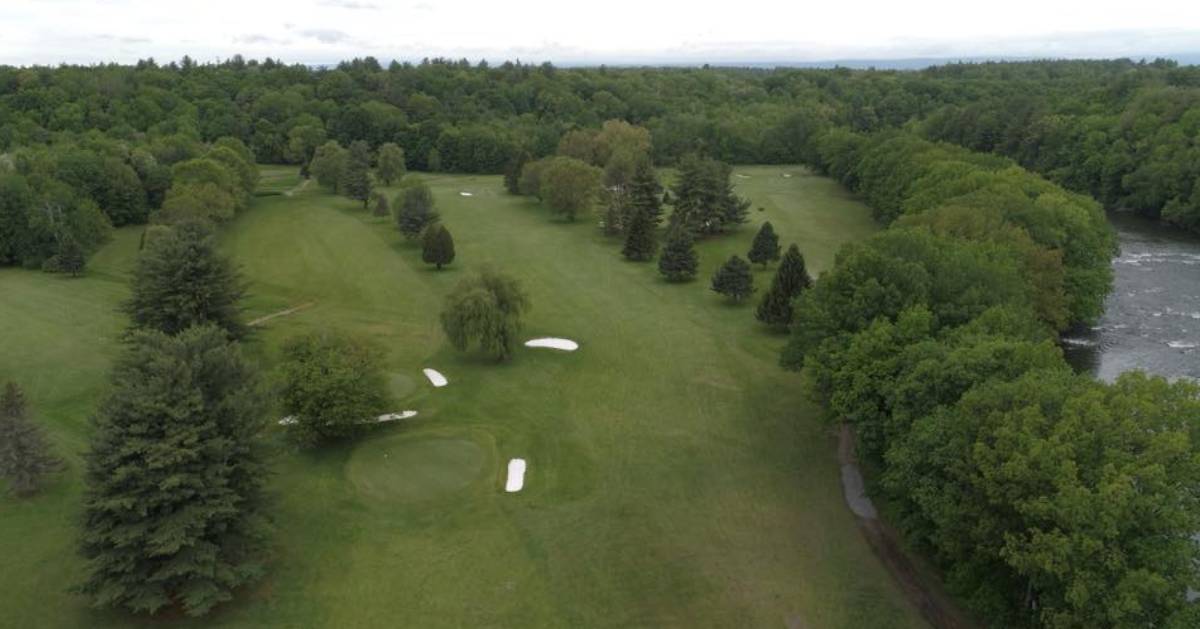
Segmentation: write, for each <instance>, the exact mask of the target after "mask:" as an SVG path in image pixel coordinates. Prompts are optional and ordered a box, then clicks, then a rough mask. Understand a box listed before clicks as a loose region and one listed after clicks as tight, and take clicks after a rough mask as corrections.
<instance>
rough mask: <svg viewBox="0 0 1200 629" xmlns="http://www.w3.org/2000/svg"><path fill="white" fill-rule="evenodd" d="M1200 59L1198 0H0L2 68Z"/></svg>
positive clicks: (1199, 1)
mask: <svg viewBox="0 0 1200 629" xmlns="http://www.w3.org/2000/svg"><path fill="white" fill-rule="evenodd" d="M1196 52H1200V0H1193V1H1191V2H1186V1H1178V0H1171V1H1163V0H1146V1H1143V2H1130V1H1129V0H1122V1H1120V2H1118V1H1112V0H1058V1H1056V0H1003V1H1002V2H986V3H985V2H978V1H971V0H908V1H906V2H900V1H887V2H884V1H876V0H858V1H855V2H844V1H842V2H839V1H837V0H822V1H820V2H811V1H810V2H804V1H803V0H782V1H781V0H776V1H769V0H735V1H726V2H709V1H708V0H689V1H676V0H665V1H664V0H600V1H594V2H570V1H569V0H400V1H388V0H287V1H276V0H91V1H82V0H0V64H5V65H32V64H52V65H53V64H59V63H81V64H90V63H99V62H110V61H115V62H121V63H130V62H133V61H136V60H138V59H143V58H147V57H153V58H155V59H156V60H158V61H160V62H166V61H170V60H176V59H179V58H181V57H182V56H183V55H185V54H187V55H190V56H191V57H193V58H194V59H197V60H199V61H212V60H218V59H225V58H228V57H230V56H232V55H234V54H241V55H243V56H244V57H246V58H263V57H268V56H269V57H272V58H276V59H281V60H283V61H285V62H289V63H307V64H323V63H336V62H337V61H340V60H343V59H350V58H354V57H363V56H367V55H371V56H374V57H376V58H377V59H379V60H381V61H383V62H385V63H386V62H387V61H389V60H391V59H399V60H402V61H405V60H408V61H417V60H420V59H421V58H424V57H439V56H441V57H451V58H455V59H457V58H464V57H465V58H467V59H470V60H472V61H477V60H480V59H487V60H488V61H489V62H498V61H504V60H515V59H520V60H521V61H526V62H533V63H540V62H542V61H552V62H554V63H557V64H563V65H571V64H599V63H609V64H622V63H636V64H641V63H730V62H744V63H766V62H785V63H786V62H813V61H822V60H846V59H906V58H916V57H921V58H925V57H931V58H961V57H1055V58H1058V57H1123V56H1129V57H1154V56H1157V55H1171V54H1179V53H1196Z"/></svg>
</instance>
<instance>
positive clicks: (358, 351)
mask: <svg viewBox="0 0 1200 629" xmlns="http://www.w3.org/2000/svg"><path fill="white" fill-rule="evenodd" d="M280 373H281V375H280V380H281V383H282V384H281V389H280V401H281V403H282V406H283V411H284V413H286V414H287V416H288V417H290V418H291V419H292V421H291V423H290V424H289V425H288V435H289V436H290V437H291V438H292V439H294V440H296V441H297V442H299V443H301V444H304V445H308V446H312V445H317V444H319V443H321V442H325V441H330V440H334V439H344V438H347V437H353V436H357V435H359V434H361V433H362V432H363V431H364V430H366V429H367V427H368V426H370V425H371V424H372V423H373V422H374V421H375V418H376V417H377V416H379V415H381V414H383V413H385V412H388V410H389V409H388V405H389V404H391V403H392V400H391V397H390V396H389V395H388V392H387V382H386V381H385V379H384V375H383V370H382V362H381V356H380V353H379V352H378V351H377V350H375V349H374V348H373V347H371V346H370V345H369V344H367V342H366V341H364V340H361V339H358V338H356V337H352V336H348V335H344V334H338V333H335V332H328V331H326V332H314V333H311V334H306V335H303V336H298V337H295V338H293V339H291V340H289V341H288V342H287V343H286V344H285V345H284V347H283V364H282V367H280Z"/></svg>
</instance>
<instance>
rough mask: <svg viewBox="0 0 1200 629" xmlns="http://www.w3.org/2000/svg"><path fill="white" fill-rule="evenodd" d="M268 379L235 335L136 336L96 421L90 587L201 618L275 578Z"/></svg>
mask: <svg viewBox="0 0 1200 629" xmlns="http://www.w3.org/2000/svg"><path fill="white" fill-rule="evenodd" d="M262 414H263V407H262V404H261V399H260V397H259V395H258V385H257V379H256V377H255V373H254V371H253V370H252V369H251V368H250V366H249V364H248V363H247V362H246V361H245V359H243V358H242V355H241V353H240V351H239V349H238V347H237V344H236V343H233V342H230V341H229V340H228V339H227V336H226V334H225V331H224V330H221V329H220V328H218V327H216V326H213V325H203V326H197V327H193V328H189V329H187V330H185V331H183V332H181V333H179V334H177V335H174V336H168V335H166V334H163V333H162V332H159V331H157V330H141V331H137V332H134V333H133V334H131V335H130V338H129V343H128V344H127V345H126V349H125V351H124V353H123V355H122V356H121V357H120V358H119V359H118V360H117V362H116V364H115V365H114V367H113V374H112V392H111V393H110V394H109V396H108V398H107V399H106V400H105V401H104V402H103V403H102V404H101V406H100V408H99V410H98V411H97V413H96V415H95V417H94V418H93V424H94V433H93V435H94V436H93V438H92V443H91V448H90V451H89V452H88V454H87V459H86V460H87V471H86V474H85V482H86V491H85V493H84V500H83V530H82V535H81V543H80V548H81V552H82V554H83V556H84V557H85V558H86V559H87V566H86V569H85V573H86V576H85V578H84V581H83V583H81V584H80V585H79V587H78V590H79V591H80V592H81V593H83V594H85V595H87V596H88V597H90V598H91V599H92V603H93V604H94V605H96V606H101V607H117V608H124V609H128V610H131V611H134V612H145V613H151V614H152V613H155V612H157V611H159V610H161V609H164V608H167V607H174V606H178V607H180V608H182V610H183V611H184V612H185V613H187V614H188V615H192V616H199V615H202V614H205V613H207V612H208V611H209V610H210V609H212V608H213V606H215V605H217V604H219V603H222V602H224V601H228V600H230V599H231V598H232V597H233V591H234V590H235V589H236V588H238V587H240V586H243V585H246V584H247V583H249V582H251V581H253V580H255V579H256V578H258V577H259V576H261V575H262V573H263V558H262V554H263V551H264V546H265V545H264V533H265V528H266V527H265V520H264V516H263V513H262V510H263V482H264V479H265V478H266V466H265V464H264V462H263V454H262V445H261V441H260V438H259V433H260V431H261V429H262V427H263V418H262Z"/></svg>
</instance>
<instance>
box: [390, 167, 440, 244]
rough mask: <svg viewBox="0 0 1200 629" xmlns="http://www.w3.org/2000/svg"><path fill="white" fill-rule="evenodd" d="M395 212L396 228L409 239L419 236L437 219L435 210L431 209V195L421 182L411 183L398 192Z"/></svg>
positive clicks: (427, 187)
mask: <svg viewBox="0 0 1200 629" xmlns="http://www.w3.org/2000/svg"><path fill="white" fill-rule="evenodd" d="M395 211H396V227H397V228H399V229H400V233H402V234H404V236H405V237H406V238H409V239H412V238H416V237H418V236H420V235H421V233H422V232H424V231H425V228H426V227H428V226H429V225H431V224H433V223H436V222H437V219H438V213H437V210H435V209H433V193H432V192H430V190H429V186H427V185H425V182H423V181H415V182H412V183H410V184H408V185H406V186H405V187H404V188H403V189H402V190H401V191H400V196H398V197H396V203H395Z"/></svg>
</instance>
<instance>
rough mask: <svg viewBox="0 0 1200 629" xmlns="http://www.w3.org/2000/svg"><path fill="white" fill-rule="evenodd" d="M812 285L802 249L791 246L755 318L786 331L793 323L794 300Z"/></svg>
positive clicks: (759, 305)
mask: <svg viewBox="0 0 1200 629" xmlns="http://www.w3.org/2000/svg"><path fill="white" fill-rule="evenodd" d="M811 284H812V279H810V278H809V277H808V271H807V270H805V268H804V256H802V255H800V249H799V248H798V247H796V245H795V244H793V245H791V246H789V247H788V250H787V253H785V254H784V256H783V261H782V262H780V263H779V270H777V271H775V278H774V279H773V280H772V281H771V288H769V289H768V290H767V292H766V294H765V295H763V299H762V301H761V302H759V304H758V310H757V311H755V313H754V316H755V317H756V318H757V319H758V320H759V321H761V322H763V323H765V324H767V325H768V326H770V327H772V328H775V329H779V330H782V329H786V328H787V326H788V325H790V324H791V323H792V317H793V306H792V300H793V299H795V298H796V297H798V296H799V295H800V293H801V292H803V291H804V289H806V288H808V287H809V286H810V285H811Z"/></svg>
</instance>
